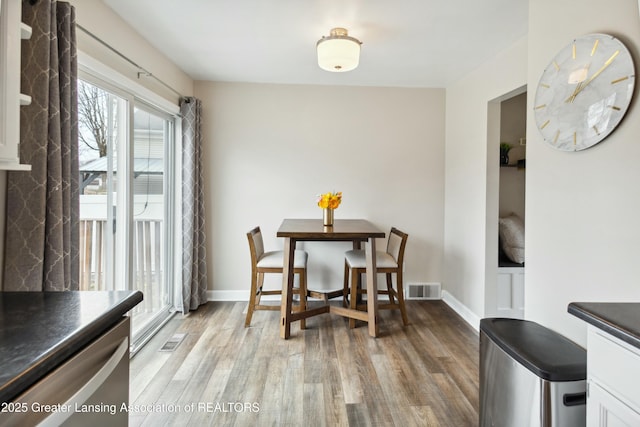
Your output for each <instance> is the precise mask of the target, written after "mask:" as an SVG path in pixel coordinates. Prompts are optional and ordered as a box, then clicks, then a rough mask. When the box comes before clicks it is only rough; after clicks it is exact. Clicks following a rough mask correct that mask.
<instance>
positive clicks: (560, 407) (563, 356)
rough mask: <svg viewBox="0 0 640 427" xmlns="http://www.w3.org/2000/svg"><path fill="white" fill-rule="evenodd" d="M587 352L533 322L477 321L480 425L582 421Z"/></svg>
mask: <svg viewBox="0 0 640 427" xmlns="http://www.w3.org/2000/svg"><path fill="white" fill-rule="evenodd" d="M586 379H587V352H586V351H585V350H584V349H583V348H582V347H579V346H578V345H576V344H574V343H573V342H571V341H570V340H568V339H567V338H565V337H563V336H562V335H560V334H558V333H557V332H554V331H552V330H550V329H547V328H545V327H544V326H542V325H539V324H537V323H535V322H530V321H526V320H518V319H502V318H493V319H491V318H490V319H482V320H481V321H480V426H481V427H525V426H530V427H533V426H541V427H573V426H584V425H586V387H587V382H586Z"/></svg>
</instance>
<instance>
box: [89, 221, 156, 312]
mask: <svg viewBox="0 0 640 427" xmlns="http://www.w3.org/2000/svg"><path fill="white" fill-rule="evenodd" d="M106 225H107V221H106V220H104V219H81V220H80V290H91V291H102V290H106V289H107V282H106V264H107V263H106V257H107V256H109V254H108V253H107V247H106V233H107V228H106ZM132 235H133V253H132V258H131V263H132V264H131V265H132V268H133V281H134V283H133V286H132V287H131V288H132V289H135V290H140V291H142V292H143V294H144V300H143V302H142V303H141V304H139V305H138V306H136V308H135V309H134V311H135V312H153V311H154V309H157V308H159V307H161V306H162V305H164V301H163V299H164V297H163V294H164V291H163V288H164V283H163V274H164V270H163V266H164V264H165V263H164V259H163V253H162V245H163V241H164V236H163V232H162V220H149V219H146V220H135V221H134V222H133V231H132Z"/></svg>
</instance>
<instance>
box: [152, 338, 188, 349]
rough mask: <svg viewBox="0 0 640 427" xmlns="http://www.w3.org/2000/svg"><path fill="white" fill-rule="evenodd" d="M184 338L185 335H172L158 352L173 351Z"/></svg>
mask: <svg viewBox="0 0 640 427" xmlns="http://www.w3.org/2000/svg"><path fill="white" fill-rule="evenodd" d="M186 336H187V334H173V336H172V337H171V338H169V339H168V340H167V342H165V343H164V344H163V346H162V347H160V350H158V351H174V350H175V349H176V348H177V347H178V346H179V345H180V343H181V342H182V340H183V339H184V337H186Z"/></svg>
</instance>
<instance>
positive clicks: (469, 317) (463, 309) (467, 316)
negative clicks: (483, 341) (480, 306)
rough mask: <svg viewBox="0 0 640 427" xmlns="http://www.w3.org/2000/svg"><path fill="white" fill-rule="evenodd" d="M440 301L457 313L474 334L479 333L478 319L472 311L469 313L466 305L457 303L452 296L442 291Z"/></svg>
mask: <svg viewBox="0 0 640 427" xmlns="http://www.w3.org/2000/svg"><path fill="white" fill-rule="evenodd" d="M442 300H443V301H444V302H445V304H447V305H448V306H449V307H451V309H452V310H453V311H455V312H456V313H458V315H459V316H460V317H462V319H463V320H464V321H465V322H467V323H468V324H469V325H470V326H471V327H472V328H473V329H475V330H476V332H480V317H478V315H476V314H475V313H474V312H473V311H471V310H470V309H469V308H468V307H467V306H466V305H464V304H462V303H461V302H460V301H458V300H457V299H456V298H455V297H454V296H453V295H451V294H450V293H449V292H447V291H444V290H443V291H442Z"/></svg>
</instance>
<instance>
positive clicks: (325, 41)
mask: <svg viewBox="0 0 640 427" xmlns="http://www.w3.org/2000/svg"><path fill="white" fill-rule="evenodd" d="M361 44H362V42H360V40H358V39H356V38H353V37H350V36H349V33H348V32H347V30H346V29H345V28H339V27H338V28H333V29H331V33H330V34H329V36H328V37H326V36H322V38H321V39H320V40H318V43H317V44H316V49H317V51H318V65H319V66H320V68H322V69H323V70H327V71H333V72H345V71H351V70H353V69H354V68H356V67H357V66H358V63H359V62H360V45H361Z"/></svg>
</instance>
